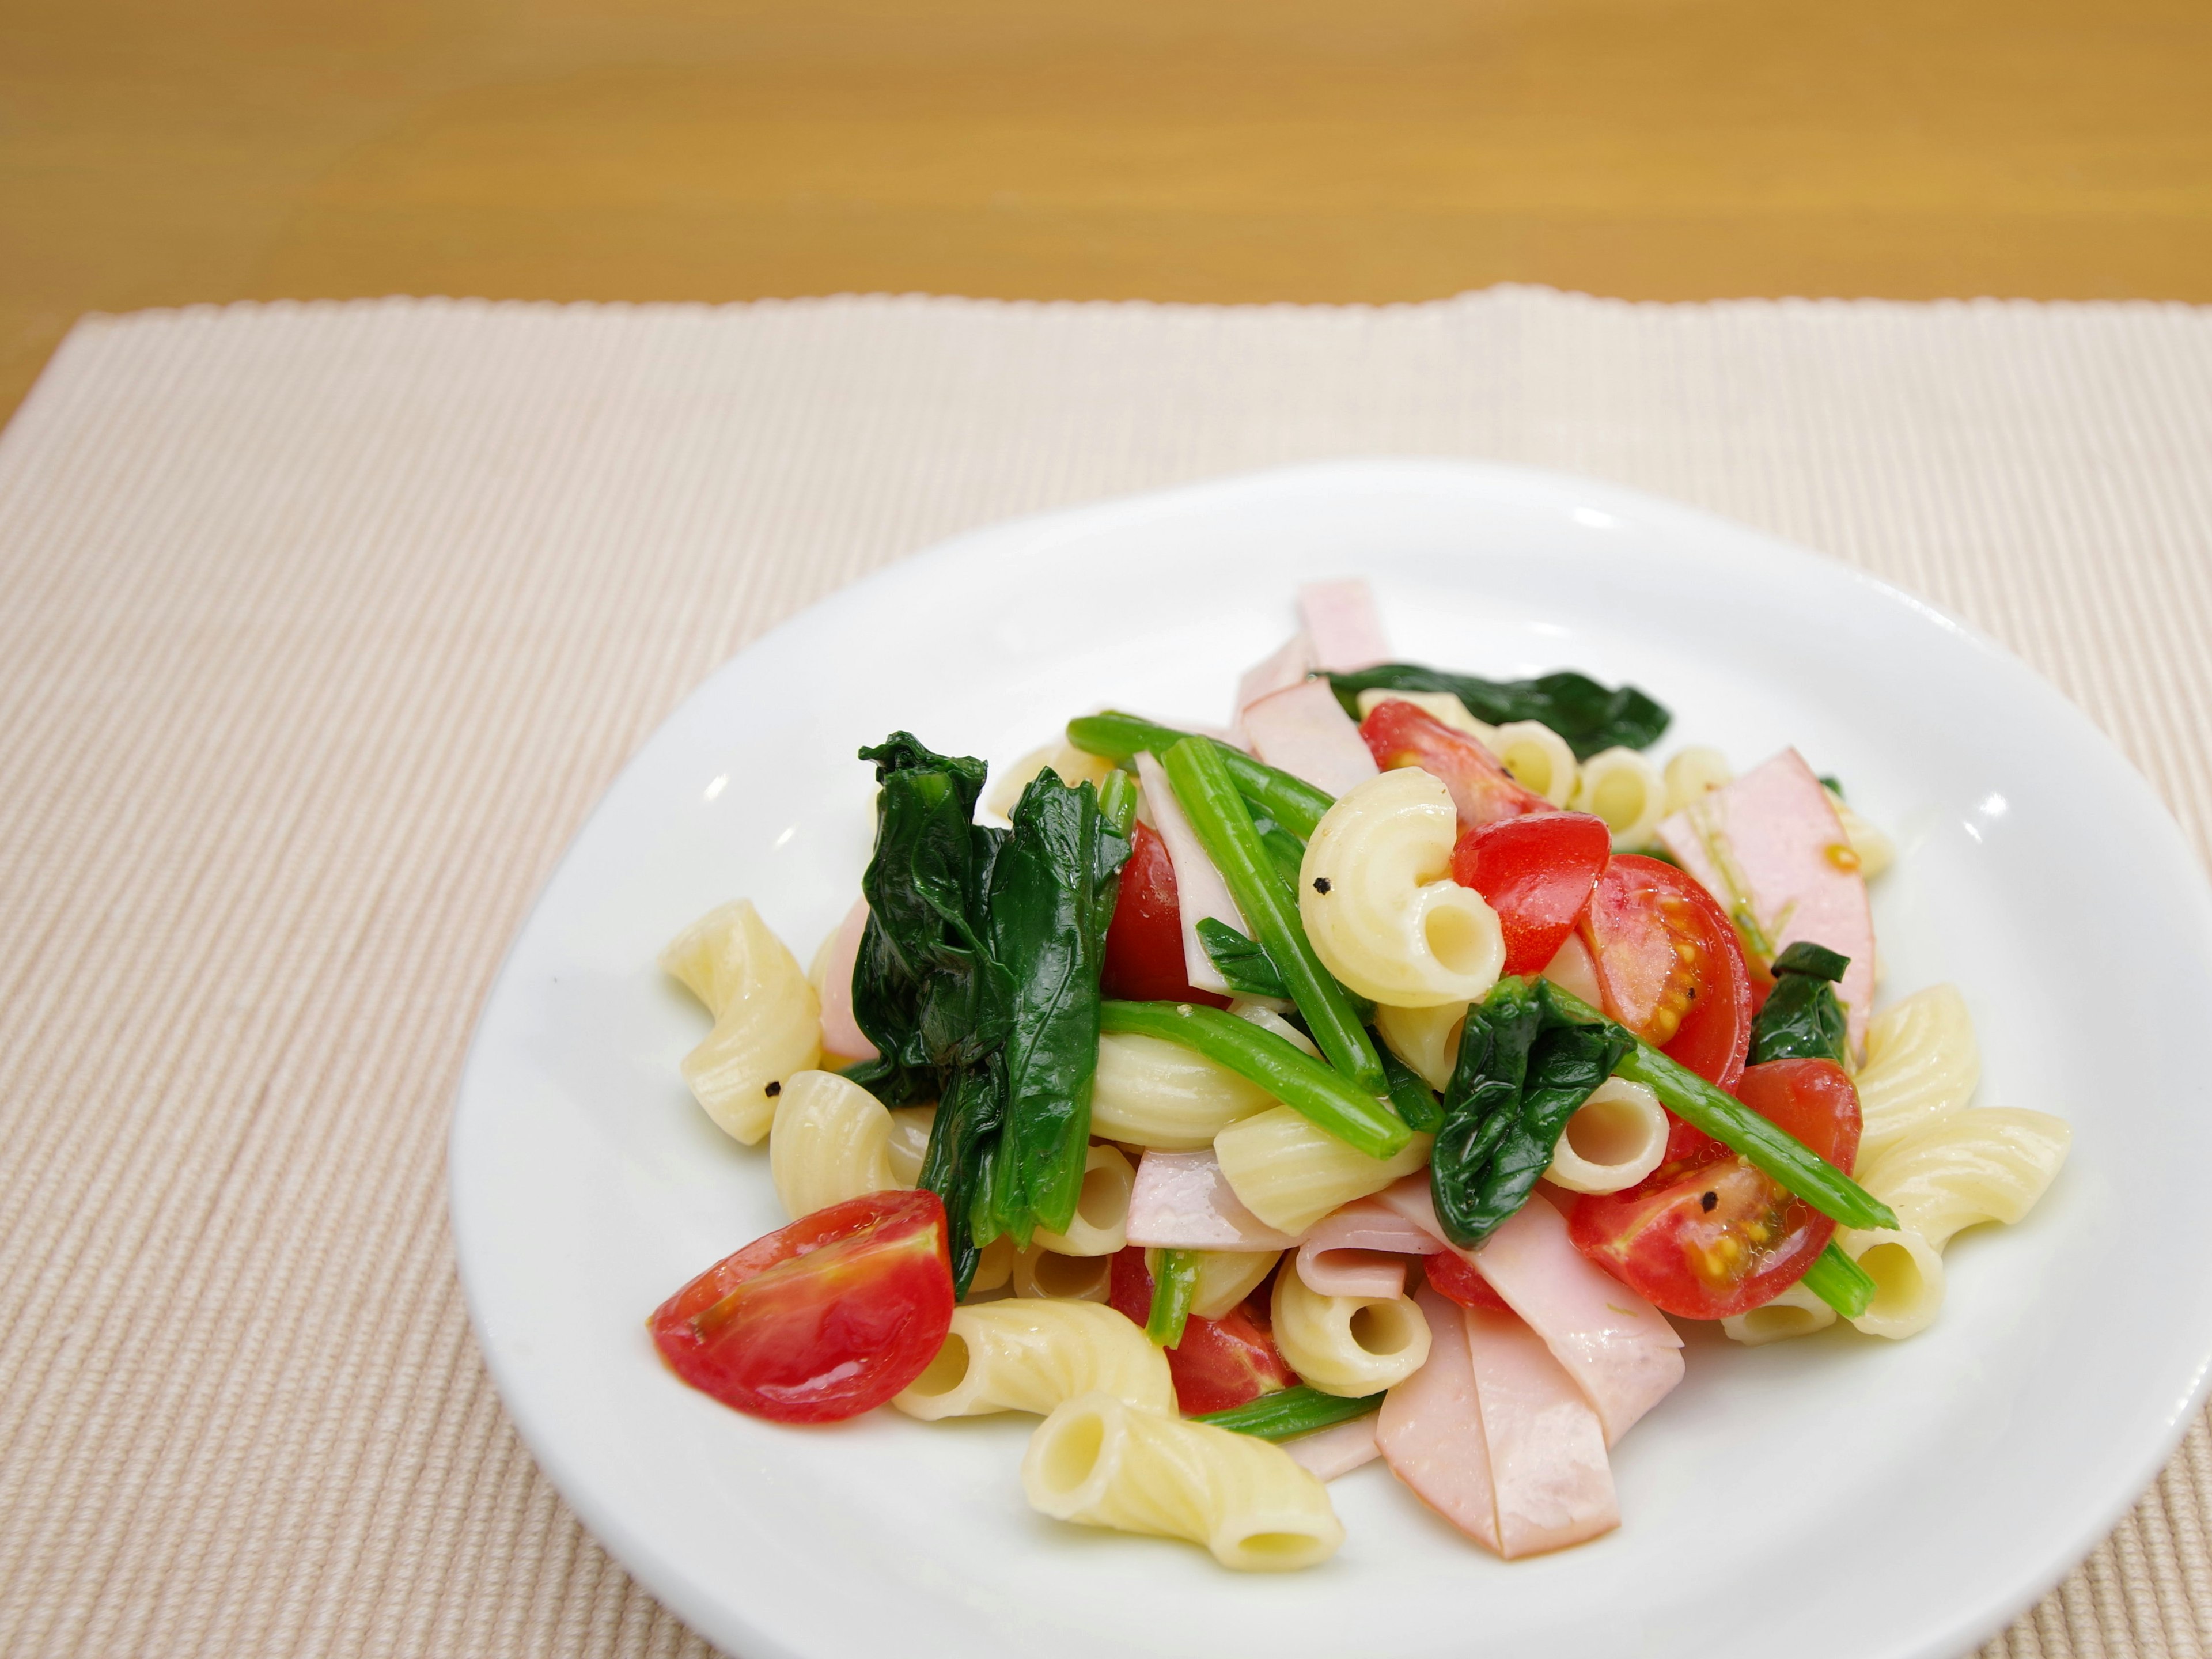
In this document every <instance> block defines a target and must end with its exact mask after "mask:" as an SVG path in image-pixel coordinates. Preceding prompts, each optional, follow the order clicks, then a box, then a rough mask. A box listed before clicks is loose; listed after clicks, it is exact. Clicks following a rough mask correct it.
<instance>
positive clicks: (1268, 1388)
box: [1107, 1244, 1298, 1417]
mask: <svg viewBox="0 0 2212 1659" xmlns="http://www.w3.org/2000/svg"><path fill="white" fill-rule="evenodd" d="M1261 1294H1262V1292H1261V1291H1254V1292H1253V1293H1252V1295H1251V1296H1249V1297H1246V1298H1245V1299H1244V1300H1243V1302H1241V1303H1239V1304H1237V1306H1235V1307H1233V1308H1231V1310H1229V1311H1228V1312H1227V1313H1225V1314H1224V1315H1222V1316H1221V1317H1220V1318H1218V1319H1200V1318H1199V1317H1197V1316H1195V1315H1194V1316H1192V1317H1191V1318H1190V1319H1189V1320H1188V1321H1187V1322H1185V1323H1184V1325H1183V1328H1182V1341H1180V1342H1178V1343H1176V1346H1173V1347H1172V1348H1170V1349H1168V1350H1166V1352H1167V1357H1168V1375H1169V1376H1171V1377H1173V1378H1174V1379H1175V1389H1176V1405H1177V1406H1178V1407H1181V1408H1182V1412H1183V1414H1184V1415H1185V1416H1187V1417H1199V1416H1202V1415H1204V1414H1205V1413H1207V1412H1225V1411H1227V1410H1228V1409H1229V1408H1230V1407H1231V1406H1243V1405H1248V1404H1249V1403H1250V1402H1251V1401H1255V1400H1257V1399H1258V1398H1259V1397H1260V1396H1261V1395H1263V1394H1273V1393H1275V1392H1276V1391H1277V1390H1278V1389H1287V1388H1289V1387H1290V1386H1291V1384H1292V1383H1296V1382H1297V1380H1298V1376H1297V1372H1296V1371H1294V1370H1291V1368H1290V1366H1289V1364H1287V1363H1286V1362H1285V1360H1284V1358H1283V1356H1282V1354H1281V1352H1279V1351H1278V1350H1277V1348H1276V1346H1275V1338H1274V1333H1273V1328H1271V1326H1270V1325H1269V1323H1268V1320H1267V1308H1266V1304H1264V1303H1262V1302H1261V1300H1260V1297H1261ZM1107 1301H1108V1302H1109V1304H1110V1305H1112V1306H1113V1307H1114V1308H1115V1309H1117V1310H1119V1311H1121V1313H1122V1314H1124V1315H1126V1316H1128V1317H1129V1318H1130V1319H1132V1320H1134V1321H1135V1322H1137V1323H1138V1324H1139V1325H1141V1324H1143V1323H1144V1322H1145V1321H1146V1319H1147V1318H1149V1317H1150V1316H1151V1314H1152V1274H1151V1273H1150V1272H1149V1271H1147V1270H1146V1267H1145V1250H1144V1247H1143V1246H1142V1245H1140V1244H1132V1245H1130V1246H1129V1247H1128V1248H1127V1249H1124V1250H1122V1251H1121V1252H1119V1253H1118V1254H1116V1255H1115V1257H1114V1268H1113V1273H1112V1276H1111V1277H1110V1279H1109V1280H1108V1284H1107Z"/></svg>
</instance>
